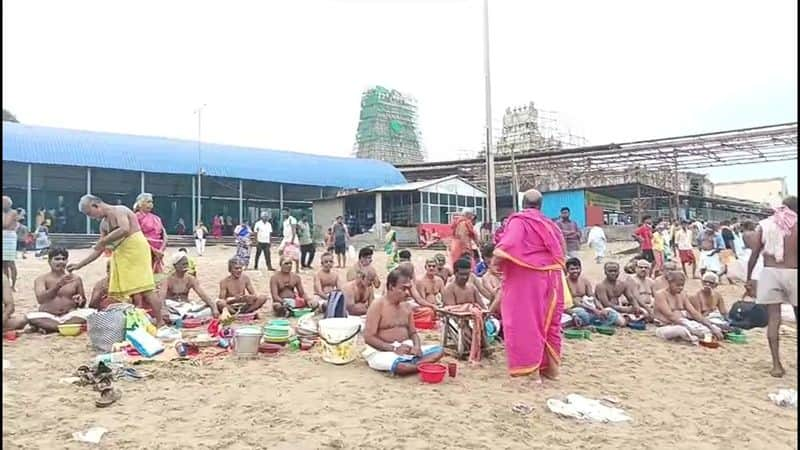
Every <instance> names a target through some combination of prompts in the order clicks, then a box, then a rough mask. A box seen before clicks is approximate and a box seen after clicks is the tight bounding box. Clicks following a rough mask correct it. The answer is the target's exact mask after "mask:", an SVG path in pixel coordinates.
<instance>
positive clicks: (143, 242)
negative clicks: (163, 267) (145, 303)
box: [108, 231, 155, 299]
mask: <svg viewBox="0 0 800 450" xmlns="http://www.w3.org/2000/svg"><path fill="white" fill-rule="evenodd" d="M153 289H155V281H154V279H153V266H152V264H151V256H150V244H148V242H147V239H146V238H145V237H144V234H142V232H141V231H138V232H136V233H134V234H132V235H130V236H128V237H126V238H125V239H123V240H122V242H120V243H119V245H117V247H116V248H115V249H114V250H113V252H112V253H111V271H110V273H109V279H108V296H109V297H111V298H115V299H125V298H128V297H130V296H131V295H134V294H140V293H142V292H147V291H152V290H153Z"/></svg>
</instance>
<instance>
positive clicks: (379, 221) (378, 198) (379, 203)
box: [375, 192, 383, 239]
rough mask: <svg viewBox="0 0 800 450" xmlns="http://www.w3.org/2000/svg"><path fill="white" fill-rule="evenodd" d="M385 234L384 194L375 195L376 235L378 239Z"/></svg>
mask: <svg viewBox="0 0 800 450" xmlns="http://www.w3.org/2000/svg"><path fill="white" fill-rule="evenodd" d="M382 234H383V193H382V192H376V193H375V235H376V237H377V238H378V239H380V238H381V236H382Z"/></svg>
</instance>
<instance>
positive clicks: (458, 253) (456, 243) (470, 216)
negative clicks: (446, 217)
mask: <svg viewBox="0 0 800 450" xmlns="http://www.w3.org/2000/svg"><path fill="white" fill-rule="evenodd" d="M473 220H475V213H474V212H473V211H472V208H464V210H463V211H462V212H461V215H460V216H458V217H456V218H455V219H454V220H453V237H452V239H451V241H450V264H455V263H456V261H458V260H459V259H461V257H462V256H464V253H469V255H470V260H471V261H472V268H473V269H474V268H475V258H473V257H472V256H473V255H472V249H473V245H474V246H475V248H477V246H478V236H477V235H476V234H475V226H474V224H473V223H472V222H473Z"/></svg>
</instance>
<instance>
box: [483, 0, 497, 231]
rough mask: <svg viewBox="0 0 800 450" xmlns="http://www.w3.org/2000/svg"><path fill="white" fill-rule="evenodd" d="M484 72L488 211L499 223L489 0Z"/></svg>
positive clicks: (485, 14)
mask: <svg viewBox="0 0 800 450" xmlns="http://www.w3.org/2000/svg"><path fill="white" fill-rule="evenodd" d="M483 71H484V78H485V83H486V84H485V88H484V89H485V93H486V211H487V214H488V221H489V222H490V223H494V222H496V221H497V195H496V192H495V180H494V153H493V151H492V80H491V76H490V75H489V0H483Z"/></svg>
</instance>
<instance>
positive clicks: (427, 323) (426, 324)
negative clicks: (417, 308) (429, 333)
mask: <svg viewBox="0 0 800 450" xmlns="http://www.w3.org/2000/svg"><path fill="white" fill-rule="evenodd" d="M414 327H415V328H416V329H418V330H433V329H434V328H436V321H434V320H415V321H414Z"/></svg>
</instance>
